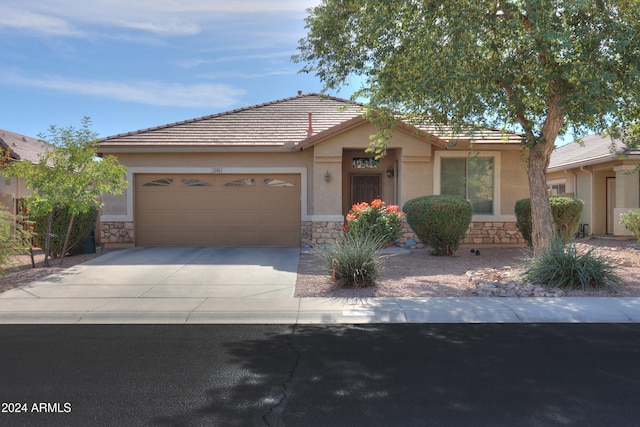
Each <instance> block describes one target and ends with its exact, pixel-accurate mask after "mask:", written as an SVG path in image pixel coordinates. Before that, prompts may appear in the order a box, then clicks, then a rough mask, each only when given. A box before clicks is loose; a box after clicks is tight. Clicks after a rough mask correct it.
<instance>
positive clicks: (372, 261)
mask: <svg viewBox="0 0 640 427" xmlns="http://www.w3.org/2000/svg"><path fill="white" fill-rule="evenodd" d="M381 246H382V241H381V240H380V239H379V238H376V237H375V236H373V235H372V234H367V233H347V234H345V236H344V238H343V239H342V240H339V241H336V242H333V243H331V244H329V245H327V246H326V247H322V248H320V249H317V250H315V254H316V255H317V256H318V257H319V258H320V259H322V260H323V261H324V263H325V266H326V267H327V272H329V273H330V274H331V275H332V277H333V279H334V280H335V282H336V283H338V284H339V285H342V286H345V287H358V288H364V287H369V286H374V285H375V284H376V280H378V279H379V278H380V274H381V271H382V258H381V255H379V254H378V250H379V248H380V247H381Z"/></svg>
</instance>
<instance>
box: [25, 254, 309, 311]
mask: <svg viewBox="0 0 640 427" xmlns="http://www.w3.org/2000/svg"><path fill="white" fill-rule="evenodd" d="M299 255H300V248H280V247H278V248H275V247H274V248H272V247H254V248H241V247H138V248H131V249H125V250H121V251H115V252H111V253H108V254H106V255H103V256H101V257H98V258H95V259H93V260H91V261H89V262H86V263H84V264H81V265H76V266H74V267H71V268H69V269H67V270H64V271H63V272H61V273H60V274H55V275H52V276H49V277H47V278H46V279H44V280H42V281H37V282H33V283H31V284H29V285H27V286H25V287H22V288H21V289H22V291H24V292H28V293H29V294H32V295H33V296H35V297H37V298H138V297H145V298H225V297H227V298H282V297H285V298H291V297H293V293H294V289H295V283H296V275H297V269H298V259H299Z"/></svg>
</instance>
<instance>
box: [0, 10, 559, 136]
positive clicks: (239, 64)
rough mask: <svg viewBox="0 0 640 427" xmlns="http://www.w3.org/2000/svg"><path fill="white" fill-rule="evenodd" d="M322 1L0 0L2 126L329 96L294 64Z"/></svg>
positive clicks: (103, 124)
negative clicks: (311, 13)
mask: <svg viewBox="0 0 640 427" xmlns="http://www.w3.org/2000/svg"><path fill="white" fill-rule="evenodd" d="M317 4H319V0H2V3H1V4H0V58H2V61H1V62H0V128H1V129H7V130H10V131H12V132H17V133H20V134H23V135H28V136H32V137H36V136H38V135H39V134H47V132H48V129H49V126H50V125H56V126H59V127H67V126H69V125H74V126H79V125H80V122H81V119H82V118H83V117H84V116H89V117H90V118H91V120H92V122H93V125H92V130H94V131H95V132H97V133H98V134H99V136H101V137H106V136H110V135H115V134H118V133H123V132H130V131H135V130H138V129H144V128H148V127H153V126H160V125H163V124H167V123H173V122H177V121H182V120H188V119H192V118H196V117H201V116H206V115H210V114H215V113H219V112H223V111H228V110H232V109H235V108H241V107H246V106H250V105H255V104H259V103H263V102H269V101H273V100H276V99H281V98H286V97H289V96H294V95H296V93H297V91H298V90H302V91H303V92H304V93H309V92H320V90H321V89H322V84H321V83H320V81H319V80H318V79H317V78H316V77H315V76H313V75H309V74H299V73H298V70H299V69H300V68H301V67H302V64H295V63H292V62H291V55H293V54H295V53H296V50H297V46H298V40H299V39H300V38H302V37H304V35H305V34H306V31H305V28H304V25H305V23H304V18H305V17H306V15H307V13H306V10H307V8H309V7H313V6H315V5H317ZM355 89H357V87H356V83H354V84H353V85H352V86H351V87H349V86H347V87H345V88H343V89H342V91H341V92H339V93H332V94H333V95H337V96H340V97H344V98H348V97H349V96H351V94H352V93H353V91H354V90H355ZM565 139H568V138H565ZM563 142H567V141H566V140H565V141H558V143H560V144H562V143H563Z"/></svg>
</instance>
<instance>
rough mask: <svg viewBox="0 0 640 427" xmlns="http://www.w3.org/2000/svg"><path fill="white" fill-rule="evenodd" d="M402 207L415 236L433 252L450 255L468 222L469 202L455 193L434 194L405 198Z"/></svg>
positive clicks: (470, 210)
mask: <svg viewBox="0 0 640 427" xmlns="http://www.w3.org/2000/svg"><path fill="white" fill-rule="evenodd" d="M402 210H403V211H404V212H405V213H406V214H407V222H408V223H409V226H410V227H411V229H412V230H413V231H414V232H415V233H416V235H417V236H418V238H419V239H420V240H421V241H422V242H423V243H424V244H427V245H429V246H431V248H432V249H433V254H434V255H453V253H454V252H455V251H456V250H457V249H458V247H459V246H460V241H461V240H462V239H463V238H464V236H465V233H466V232H467V230H468V229H469V224H471V218H472V215H473V208H472V205H471V202H470V201H468V200H466V199H463V198H462V197H458V196H449V195H433V196H423V197H417V198H415V199H411V200H409V201H407V202H406V203H405V204H404V206H403V207H402Z"/></svg>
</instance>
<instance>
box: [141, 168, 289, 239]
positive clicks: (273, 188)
mask: <svg viewBox="0 0 640 427" xmlns="http://www.w3.org/2000/svg"><path fill="white" fill-rule="evenodd" d="M135 177H136V183H135V228H136V230H135V233H136V244H137V245H138V246H165V245H173V246H181V245H182V246H191V245H197V246H223V245H241V246H263V245H264V246H299V245H300V175H296V174H242V175H240V174H238V175H231V174H137V175H136V176H135Z"/></svg>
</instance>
